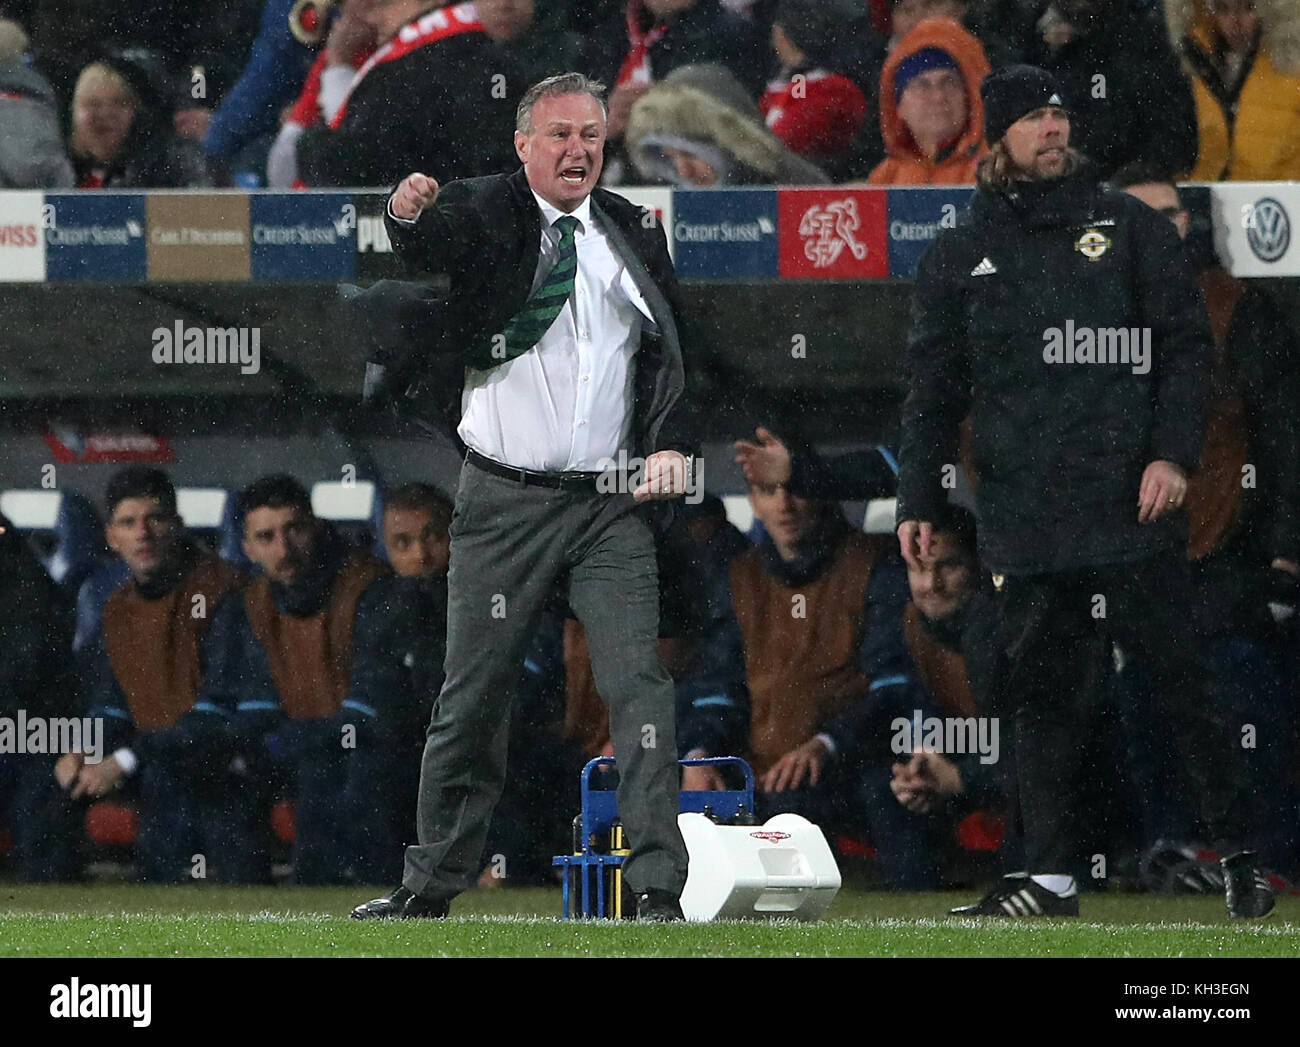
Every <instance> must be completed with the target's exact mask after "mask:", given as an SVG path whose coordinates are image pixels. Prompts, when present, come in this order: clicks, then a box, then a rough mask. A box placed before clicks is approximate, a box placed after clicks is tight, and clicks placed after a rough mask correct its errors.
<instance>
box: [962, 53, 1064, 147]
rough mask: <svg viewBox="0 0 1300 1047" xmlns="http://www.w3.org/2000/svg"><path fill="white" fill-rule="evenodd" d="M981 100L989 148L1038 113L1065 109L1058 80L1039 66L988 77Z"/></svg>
mask: <svg viewBox="0 0 1300 1047" xmlns="http://www.w3.org/2000/svg"><path fill="white" fill-rule="evenodd" d="M980 97H981V98H982V99H983V100H984V137H985V138H986V139H987V140H988V143H989V145H992V144H993V143H994V142H996V141H998V140H999V139H1000V138H1001V137H1002V136H1003V135H1004V134H1006V133H1007V128H1008V127H1010V126H1011V125H1012V124H1014V123H1015V122H1016V121H1017V120H1019V119H1020V118H1021V117H1023V116H1026V115H1028V114H1029V113H1032V112H1033V111H1034V110H1035V109H1042V108H1043V107H1044V106H1048V105H1059V106H1060V107H1061V108H1062V109H1064V108H1065V107H1066V106H1065V96H1064V95H1063V94H1062V93H1061V88H1060V85H1059V84H1057V82H1056V78H1055V77H1053V76H1052V74H1051V73H1049V72H1047V70H1045V69H1039V68H1038V66H1036V65H1009V66H1005V67H1003V68H1002V69H998V70H995V71H994V72H992V73H989V75H988V76H986V77H985V78H984V82H983V83H982V84H980Z"/></svg>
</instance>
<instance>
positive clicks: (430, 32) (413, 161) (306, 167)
mask: <svg viewBox="0 0 1300 1047" xmlns="http://www.w3.org/2000/svg"><path fill="white" fill-rule="evenodd" d="M436 7H437V5H435V4H432V3H430V2H429V0H383V2H379V3H374V4H370V5H368V6H367V7H366V8H365V9H364V15H363V17H364V18H365V19H366V21H367V23H368V24H369V25H370V27H371V28H372V29H374V31H375V36H376V39H378V40H379V41H380V46H379V50H378V51H376V52H375V53H374V54H373V55H372V56H371V57H370V59H369V60H368V61H367V62H366V64H365V65H363V66H362V67H361V69H359V70H358V71H357V73H356V75H355V77H354V79H353V80H352V83H351V86H350V88H349V89H348V94H347V96H346V97H345V99H344V101H343V103H342V107H341V109H340V110H339V111H338V112H337V113H336V114H335V116H334V117H333V119H331V121H330V122H329V124H325V123H318V124H316V125H314V126H313V127H310V128H308V129H307V130H306V131H305V132H304V133H303V136H302V138H300V139H299V140H298V170H299V172H301V175H302V178H303V180H304V181H305V182H306V183H307V184H308V185H310V186H363V185H390V184H392V182H393V181H394V180H395V179H396V178H399V177H400V176H401V174H402V172H403V171H410V170H411V169H412V168H414V167H418V166H421V165H423V164H426V163H428V162H429V161H430V160H431V159H436V160H437V162H438V164H439V170H440V171H441V172H443V173H444V174H445V176H446V177H449V178H473V177H476V176H478V175H485V174H491V173H493V172H495V171H502V170H505V169H506V167H507V166H508V165H509V163H510V152H509V148H508V145H507V144H506V141H507V139H506V136H507V135H508V133H509V130H510V117H511V114H512V113H513V112H514V108H515V103H516V102H517V101H518V99H519V95H520V93H521V91H522V88H523V85H524V79H523V74H522V73H520V72H519V71H518V69H517V68H516V66H515V64H514V62H513V61H512V60H511V59H510V58H509V57H508V56H506V55H505V54H503V53H502V52H501V51H500V50H499V49H498V48H497V46H496V45H495V43H494V42H493V41H492V39H491V38H490V37H488V36H487V34H485V33H484V32H483V30H482V29H481V28H480V27H479V26H478V23H477V22H475V21H473V20H472V9H471V8H469V5H468V4H458V5H453V6H451V7H448V8H446V9H443V10H431V8H436Z"/></svg>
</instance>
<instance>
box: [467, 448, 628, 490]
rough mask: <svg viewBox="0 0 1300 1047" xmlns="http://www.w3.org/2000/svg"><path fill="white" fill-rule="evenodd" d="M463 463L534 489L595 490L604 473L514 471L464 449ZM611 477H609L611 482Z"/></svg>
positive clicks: (511, 467)
mask: <svg viewBox="0 0 1300 1047" xmlns="http://www.w3.org/2000/svg"><path fill="white" fill-rule="evenodd" d="M465 461H467V462H468V463H469V464H470V465H474V466H477V467H478V468H480V469H482V470H483V471H484V472H485V473H491V474H492V475H493V476H500V477H502V478H504V479H506V480H513V481H514V482H515V483H517V484H522V485H524V486H528V485H529V484H532V485H533V486H535V487H558V488H566V489H577V490H583V491H594V490H596V481H597V480H599V479H600V478H601V477H602V476H605V475H607V474H606V473H578V472H573V473H539V472H537V471H535V470H533V469H516V468H514V467H513V466H510V465H502V464H501V463H500V462H494V461H493V460H492V459H491V458H485V457H484V456H483V455H481V454H479V453H478V452H477V451H473V450H470V449H468V448H466V450H465ZM612 479H613V477H611V480H612Z"/></svg>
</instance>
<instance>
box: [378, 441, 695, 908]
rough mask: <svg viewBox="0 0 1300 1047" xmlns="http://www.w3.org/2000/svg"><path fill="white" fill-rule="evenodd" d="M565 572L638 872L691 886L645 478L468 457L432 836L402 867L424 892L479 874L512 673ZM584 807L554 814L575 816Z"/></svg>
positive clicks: (455, 532) (427, 774)
mask: <svg viewBox="0 0 1300 1047" xmlns="http://www.w3.org/2000/svg"><path fill="white" fill-rule="evenodd" d="M563 575H567V576H568V578H569V606H570V607H571V608H572V609H573V611H574V613H575V614H577V616H578V617H579V619H581V621H582V623H583V625H584V626H585V627H586V630H587V637H588V645H589V648H590V651H591V664H592V671H593V673H594V675H595V681H596V686H597V688H598V690H599V691H600V694H601V696H602V697H603V698H604V700H605V702H606V703H607V705H608V706H609V721H610V735H611V738H612V739H613V743H614V754H615V756H616V758H617V760H618V769H619V786H618V808H619V816H620V817H621V818H622V820H623V825H624V827H625V829H626V832H627V837H628V843H629V846H630V849H631V851H630V853H629V855H628V856H627V859H626V861H625V863H624V876H625V878H626V881H627V884H628V886H629V887H630V888H631V889H632V890H633V891H637V892H640V891H645V890H650V889H658V890H664V891H670V892H672V893H673V894H680V893H681V889H682V887H683V885H684V884H685V883H686V846H685V844H684V843H683V841H682V837H681V833H680V832H679V831H678V828H677V809H678V790H679V784H678V782H679V780H678V765H677V742H676V733H675V730H674V723H673V717H674V698H673V685H672V681H671V679H670V678H669V677H668V675H667V673H666V672H665V671H664V669H663V667H662V666H661V665H660V663H659V655H658V630H659V587H658V569H657V566H656V563H655V550H654V541H653V538H652V535H651V532H650V527H649V525H648V524H647V523H646V521H645V520H644V519H642V517H641V515H640V513H639V512H637V511H636V503H634V502H633V500H632V496H631V494H602V493H598V492H596V491H595V490H590V491H589V490H585V489H583V490H566V489H554V488H549V487H538V486H531V485H530V486H525V485H523V484H520V483H518V482H517V481H514V480H508V479H505V478H503V477H499V476H495V475H493V474H491V473H488V472H485V471H484V470H482V469H479V468H478V467H476V466H474V465H471V464H468V463H467V464H466V465H465V466H464V468H463V469H462V470H461V476H460V485H459V487H458V488H457V491H456V509H455V514H454V515H453V517H452V523H451V564H450V571H449V574H448V615H447V617H448V622H447V660H446V680H445V682H444V683H443V686H442V691H441V692H440V693H439V695H438V699H437V702H436V703H435V705H434V709H433V716H432V718H431V720H430V722H429V731H428V736H427V738H426V740H425V745H424V756H423V760H422V763H421V766H420V793H419V806H418V811H417V816H416V829H417V838H418V840H419V843H418V844H417V845H415V846H413V847H408V848H407V849H406V871H405V874H404V875H403V877H402V883H403V884H404V885H405V886H406V887H407V888H408V889H410V890H412V891H414V892H415V893H416V894H420V895H423V896H425V897H428V898H451V897H453V896H454V895H456V894H459V893H460V892H461V891H463V890H465V889H466V888H467V887H469V886H471V885H472V884H473V883H474V882H475V881H476V880H477V878H478V875H479V873H480V871H481V869H482V862H483V857H484V856H483V848H484V844H485V842H486V838H487V832H488V825H489V822H490V820H491V817H492V811H493V809H494V808H495V806H496V803H497V800H498V799H499V798H500V796H501V790H502V787H503V785H504V784H505V776H506V746H507V738H508V734H509V727H510V714H511V709H512V706H513V703H514V694H513V689H514V687H515V682H516V680H517V679H518V676H519V671H520V666H521V664H522V662H523V658H524V654H525V649H526V647H527V644H528V641H529V639H530V638H531V636H532V633H533V630H534V629H535V628H536V625H537V622H538V618H539V615H540V613H541V611H542V608H543V605H544V603H545V600H546V598H547V596H548V594H549V592H550V591H551V589H552V587H553V585H554V583H555V581H556V579H557V578H559V577H561V576H563ZM574 785H575V788H576V785H577V783H576V782H575V783H574ZM574 813H575V812H574V811H570V810H557V811H546V812H542V813H541V815H540V816H541V817H548V818H555V819H558V820H560V821H563V822H565V823H567V822H568V821H569V820H570V819H571V818H572V817H573V814H574ZM506 857H507V863H508V860H509V856H506ZM507 867H508V866H507Z"/></svg>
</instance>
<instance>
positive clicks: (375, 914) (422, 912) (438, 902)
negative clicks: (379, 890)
mask: <svg viewBox="0 0 1300 1047" xmlns="http://www.w3.org/2000/svg"><path fill="white" fill-rule="evenodd" d="M450 909H451V905H450V903H448V901H447V900H446V899H445V898H442V899H433V898H423V897H421V896H420V895H418V894H415V893H414V892H412V891H409V890H407V889H406V888H405V887H399V888H397V890H395V891H394V892H393V893H392V894H390V895H389V896H388V897H387V898H372V899H371V900H370V901H368V902H366V903H365V904H364V905H358V906H357V907H356V908H355V909H353V910H352V919H354V920H418V919H425V920H440V919H442V918H443V917H444V916H446V915H447V913H448V912H449V911H450Z"/></svg>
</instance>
